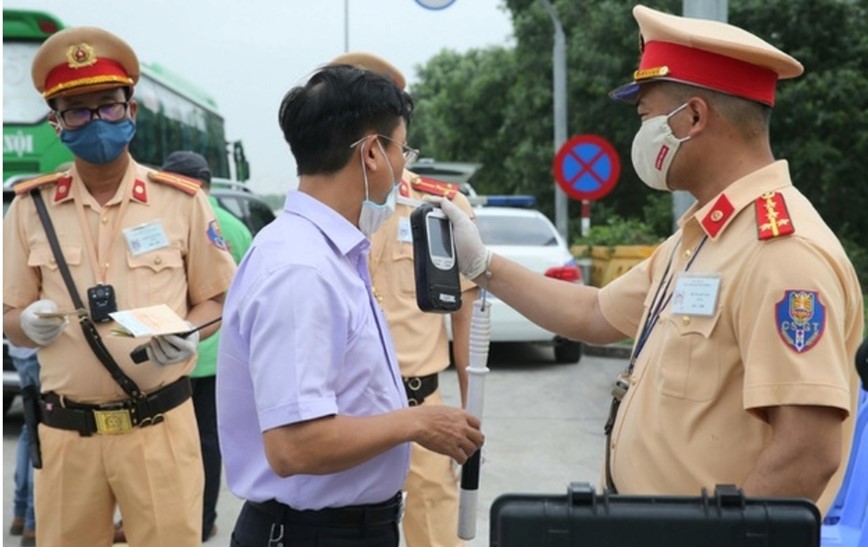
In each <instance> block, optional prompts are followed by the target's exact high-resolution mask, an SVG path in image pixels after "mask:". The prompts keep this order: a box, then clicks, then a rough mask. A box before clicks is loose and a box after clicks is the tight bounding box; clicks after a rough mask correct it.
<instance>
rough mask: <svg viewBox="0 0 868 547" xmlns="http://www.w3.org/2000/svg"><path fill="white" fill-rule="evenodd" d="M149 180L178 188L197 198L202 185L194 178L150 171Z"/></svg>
mask: <svg viewBox="0 0 868 547" xmlns="http://www.w3.org/2000/svg"><path fill="white" fill-rule="evenodd" d="M148 179H149V180H151V181H153V182H159V183H162V184H166V185H169V186H171V187H172V188H177V189H178V190H180V191H182V192H184V193H185V194H187V195H190V196H195V195H196V192H197V191H198V190H199V187H200V186H201V183H200V182H199V181H198V180H196V179H194V178H190V177H185V176H184V175H178V174H176V173H167V172H166V171H150V172H148Z"/></svg>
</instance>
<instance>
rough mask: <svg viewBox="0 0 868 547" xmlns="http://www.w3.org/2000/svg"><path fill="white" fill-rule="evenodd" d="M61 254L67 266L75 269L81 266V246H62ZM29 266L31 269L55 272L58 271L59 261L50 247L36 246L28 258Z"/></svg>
mask: <svg viewBox="0 0 868 547" xmlns="http://www.w3.org/2000/svg"><path fill="white" fill-rule="evenodd" d="M60 252H61V253H62V254H63V259H64V260H65V261H66V264H67V265H68V266H69V267H70V269H73V268H74V267H76V266H79V265H81V246H79V245H61V246H60ZM27 265H28V266H30V267H31V268H40V269H43V270H47V271H51V272H55V271H57V270H58V266H57V260H56V259H55V258H54V253H53V252H52V251H51V247H50V246H49V245H47V244H46V245H34V246H33V247H32V248H31V249H30V255H29V256H28V257H27Z"/></svg>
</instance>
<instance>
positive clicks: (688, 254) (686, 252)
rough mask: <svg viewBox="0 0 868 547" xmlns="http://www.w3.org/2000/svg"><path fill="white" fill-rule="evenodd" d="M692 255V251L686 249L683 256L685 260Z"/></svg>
mask: <svg viewBox="0 0 868 547" xmlns="http://www.w3.org/2000/svg"><path fill="white" fill-rule="evenodd" d="M692 254H693V251H691V250H690V249H687V250H686V251H684V256H686V257H687V258H690V255H692Z"/></svg>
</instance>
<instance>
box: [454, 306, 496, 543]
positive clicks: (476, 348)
mask: <svg viewBox="0 0 868 547" xmlns="http://www.w3.org/2000/svg"><path fill="white" fill-rule="evenodd" d="M490 310H491V308H490V307H489V306H488V305H487V304H486V300H485V292H484V291H483V293H482V298H480V299H479V300H477V301H475V302H474V303H473V319H472V320H471V322H470V366H468V367H467V376H468V379H467V412H469V413H470V414H471V415H473V416H475V417H476V418H477V419H478V420H479V421H480V423H481V422H482V407H483V403H484V400H485V376H486V374H488V367H487V366H486V364H487V363H488V340H489V337H490V332H491V318H490ZM481 454H482V449H481V448H480V449H479V450H477V451H476V452H474V453H473V455H472V456H470V458H469V459H468V460H467V462H465V463H464V465H463V466H462V467H461V494H460V498H459V500H458V537H460V538H461V539H473V538H475V537H476V504H477V499H478V493H479V470H480V458H481Z"/></svg>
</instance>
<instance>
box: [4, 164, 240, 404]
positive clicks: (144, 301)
mask: <svg viewBox="0 0 868 547" xmlns="http://www.w3.org/2000/svg"><path fill="white" fill-rule="evenodd" d="M148 172H149V170H148V169H146V168H145V167H142V166H140V165H138V164H137V163H135V162H134V161H130V165H129V168H128V169H127V172H126V174H125V175H124V178H123V181H122V182H121V184H120V187H119V188H118V190H117V193H116V194H115V196H114V197H112V198H111V199H110V200H109V201H108V202H107V203H106V204H105V205H104V206H100V205H99V204H98V203H97V202H96V200H95V199H94V198H93V197H92V196H91V195H90V193H88V191H87V189H86V188H85V186H84V184H83V183H82V181H81V179H80V177H79V176H78V174H77V173H76V171H75V168H73V169H72V171H70V176H71V182H70V180H69V179H65V180H64V179H61V180H60V181H59V182H58V181H55V183H51V184H46V185H44V186H42V187H41V194H42V197H43V200H44V202H45V205H46V208H47V209H48V213H49V215H50V216H51V220H52V223H53V224H54V229H55V231H56V232H57V237H58V239H59V242H60V247H61V249H62V251H63V255H64V257H65V259H66V262H67V264H68V265H69V269H70V272H71V274H72V278H73V280H74V281H75V286H76V289H77V290H78V293H79V295H80V297H81V299H82V301H83V302H84V304H85V306H87V305H88V300H87V289H88V288H89V287H92V286H94V285H96V284H97V283H99V282H105V283H107V284H110V285H112V286H113V287H114V290H115V295H116V299H117V307H118V310H125V309H131V308H138V307H143V306H153V305H156V304H167V305H168V306H169V307H170V308H172V309H173V310H174V311H175V312H177V313H178V315H180V316H181V317H186V316H187V312H188V310H189V309H190V307H192V306H194V305H196V304H199V303H201V302H203V301H205V300H208V299H211V298H213V297H215V296H218V295H220V294H221V293H224V292H225V291H226V290H227V288H228V287H229V283H230V281H231V279H232V276H233V275H234V272H235V264H234V262H233V261H232V256H231V255H230V254H229V252H228V251H227V250H226V245H225V243H224V242H223V241H222V237H221V236H220V232H219V228H218V227H217V222H216V220H215V218H214V211H213V210H212V209H211V206H210V205H209V203H208V198H207V197H206V196H205V194H204V193H203V192H202V191H201V190H197V191H196V193H195V195H192V196H191V195H189V194H187V193H185V192H183V191H181V190H179V189H178V188H175V187H172V186H170V185H168V184H165V183H158V182H154V181H151V180H149V178H148ZM76 200H80V203H81V204H82V205H83V210H84V214H85V218H86V223H87V229H88V230H90V231H91V234H92V241H93V242H94V245H95V246H97V247H98V248H99V251H98V257H99V260H98V261H97V262H98V263H99V265H100V268H105V278H104V279H100V274H99V273H96V272H94V267H93V266H92V261H91V258H90V256H91V255H90V250H89V249H90V246H89V245H88V244H87V239H86V238H85V237H84V236H83V233H84V232H83V229H82V225H81V223H80V220H79V212H78V210H77V207H76V204H75V201H76ZM124 202H126V205H125V209H124V211H123V218H121V219H120V222H119V224H116V222H118V217H119V213H120V211H121V208H122V204H123V203H124ZM147 223H158V224H159V225H160V226H162V228H163V230H164V232H165V235H166V238H167V240H168V245H166V246H163V247H161V248H156V249H154V250H151V251H148V252H145V253H142V254H138V255H137V254H134V253H133V252H132V251H131V247H135V243H132V244H131V243H130V242H129V241H128V240H127V239H126V237H125V235H124V229H126V228H131V227H136V226H141V225H143V224H147ZM3 258H4V260H3V303H4V304H5V305H7V306H11V307H13V308H24V307H26V306H28V305H29V304H30V303H32V302H34V301H36V300H39V299H49V300H53V301H54V302H56V303H57V306H58V308H59V309H60V310H72V309H74V307H75V306H74V305H73V303H72V300H71V298H70V296H69V292H68V291H67V289H66V285H65V284H64V282H63V279H62V278H61V274H60V271H59V270H58V268H57V263H56V261H55V259H54V255H53V254H52V252H51V249H50V247H49V245H48V238H47V236H46V234H45V230H44V228H43V226H42V223H41V222H40V220H39V217H38V216H37V213H36V207H35V204H34V202H33V199H32V197H31V196H30V195H29V193H26V194H22V195H21V196H19V197H17V198H16V199H15V201H14V202H13V203H12V206H11V207H10V209H9V211H8V213H7V215H6V218H5V219H4V224H3ZM114 325H115V324H114V322H107V323H100V324H98V330H99V333H100V336H101V337H102V339H103V341H104V343H105V345H106V346H107V347H108V349H109V351H110V352H111V354H112V356H113V357H114V359H115V361H116V362H117V363H118V365H119V366H120V367H121V369H123V371H124V372H125V373H126V374H127V375H128V376H130V377H131V378H132V379H133V381H134V382H136V384H138V386H139V387H140V388H141V389H142V390H144V391H145V392H151V391H153V390H155V389H158V388H160V387H162V386H165V385H167V384H170V383H172V382H173V381H175V380H177V379H178V378H180V377H181V376H184V375H188V374H189V373H190V371H191V370H192V369H193V365H194V364H195V361H196V358H195V356H194V357H192V358H191V359H190V360H189V361H187V362H186V363H178V364H174V365H169V366H165V367H163V366H158V365H156V364H154V363H151V362H145V363H142V364H140V365H136V364H133V362H132V360H131V359H130V352H131V351H132V350H133V348H135V347H136V346H138V345H139V344H142V343H144V342H145V341H146V340H147V339H143V338H135V339H134V338H128V337H120V336H114V335H112V334H111V330H112V328H113V326H114ZM39 362H40V364H41V366H42V373H41V374H42V376H41V378H42V390H43V392H50V391H53V392H56V393H57V394H59V395H62V396H66V397H68V398H70V399H71V400H74V401H76V402H82V403H105V402H112V401H118V400H123V399H126V398H128V396H127V395H126V394H125V393H124V391H123V390H122V389H121V387H120V386H119V385H118V384H117V383H116V382H115V381H114V380H113V379H112V378H111V376H110V374H109V373H108V371H107V370H106V369H105V367H104V366H103V365H102V363H101V362H100V361H99V359H97V358H96V356H95V355H94V354H93V352H92V351H91V349H90V346H89V345H88V344H87V341H86V340H85V339H84V334H83V333H82V330H81V328H80V327H79V325H78V324H77V322H76V321H75V318H74V317H70V322H69V324H68V325H67V326H66V328H65V329H64V330H63V333H62V334H61V336H60V337H59V338H58V339H57V340H55V341H54V342H52V343H51V344H49V345H48V346H46V347H43V348H41V349H40V351H39Z"/></svg>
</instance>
